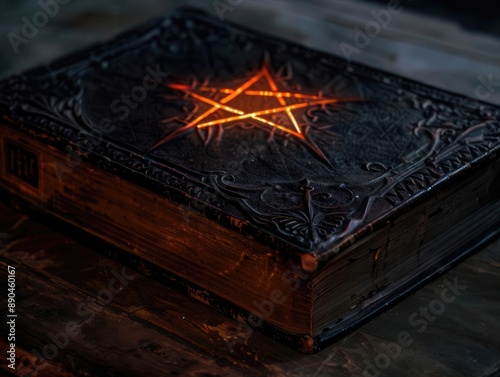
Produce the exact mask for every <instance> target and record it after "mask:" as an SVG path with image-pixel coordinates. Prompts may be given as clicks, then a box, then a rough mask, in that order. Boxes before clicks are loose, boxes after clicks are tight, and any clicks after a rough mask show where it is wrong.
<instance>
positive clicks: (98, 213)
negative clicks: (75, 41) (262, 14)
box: [0, 10, 500, 352]
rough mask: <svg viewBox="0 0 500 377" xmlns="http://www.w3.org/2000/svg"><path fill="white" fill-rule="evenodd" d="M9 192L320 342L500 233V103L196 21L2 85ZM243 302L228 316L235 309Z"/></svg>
mask: <svg viewBox="0 0 500 377" xmlns="http://www.w3.org/2000/svg"><path fill="white" fill-rule="evenodd" d="M0 116H1V122H0V123H1V124H0V129H1V140H0V149H1V151H0V152H1V153H0V156H1V164H0V169H1V176H0V177H1V178H0V183H1V187H2V188H3V189H4V190H5V192H7V193H10V194H11V195H12V194H13V195H16V196H17V197H20V198H22V199H23V200H24V201H25V202H26V203H28V204H29V205H31V206H34V207H35V208H38V209H41V210H43V211H45V212H47V213H49V214H51V215H53V216H55V217H57V218H59V219H62V220H64V221H65V222H67V223H70V224H73V225H74V226H76V227H78V228H80V229H83V230H85V231H86V232H88V233H90V234H93V235H95V236H97V237H99V238H101V239H103V240H105V241H107V242H109V243H111V244H113V245H115V246H117V247H119V248H120V249H122V250H124V251H127V252H128V253H130V254H127V255H135V256H137V257H140V258H142V259H143V260H145V261H147V262H148V263H152V264H154V265H156V266H159V267H160V268H161V269H164V270H165V271H167V272H169V273H171V274H173V276H176V277H177V278H178V279H179V281H182V282H183V284H184V283H185V284H186V286H187V287H191V288H188V289H187V291H188V292H189V293H190V294H191V295H192V296H195V297H196V298H198V299H200V300H202V301H204V302H206V303H208V304H211V305H215V306H217V307H220V308H222V309H224V308H226V309H225V310H226V312H228V314H231V315H233V316H235V317H238V318H240V319H241V320H242V322H241V326H239V327H238V328H237V329H234V332H233V333H232V334H231V335H228V339H229V341H228V342H229V343H228V344H229V345H230V346H231V347H235V346H237V342H238V339H239V340H241V339H244V337H245V336H248V335H249V334H250V333H251V330H253V328H257V329H260V330H262V331H264V332H267V333H269V334H272V335H273V336H275V337H276V338H279V339H282V340H284V341H286V342H288V343H290V344H291V345H292V346H294V347H296V348H298V349H300V350H302V351H304V352H314V351H317V350H319V349H321V348H322V347H324V346H325V345H326V344H328V343H329V342H332V341H333V340H335V339H336V338H338V337H339V336H341V335H342V334H344V333H345V332H346V331H349V330H350V329H352V328H353V327H355V326H357V325H358V324H359V323H361V322H362V321H363V320H365V319H367V318H369V317H370V316H371V315H373V314H375V313H377V312H378V311H380V310H381V309H383V308H384V307H387V305H388V304H390V303H391V302H393V301H394V300H396V299H398V298H400V297H402V296H404V295H405V294H407V293H408V292H409V291H411V290H412V289H414V288H415V287H416V286H418V285H419V284H421V283H422V282H424V281H426V280H427V279H429V278H431V277H433V276H435V275H436V274H437V273H439V272H440V271H442V270H443V269H444V268H446V267H448V266H450V265H451V264H452V263H453V262H454V261H456V260H458V259H459V258H460V257H462V256H463V255H465V254H466V253H468V252H470V251H471V250H473V249H474V247H475V246H477V245H478V244H479V243H481V242H485V241H486V240H488V239H490V238H491V237H493V236H494V235H495V234H496V233H497V231H498V229H499V225H500V216H499V215H500V200H499V199H500V196H499V190H498V188H499V184H500V161H499V158H498V150H499V148H500V122H499V120H500V110H499V109H498V108H496V107H494V106H492V105H488V104H484V103H479V102H477V101H471V100H468V99H466V98H462V97H460V96H457V95H454V94H452V93H448V92H444V91H441V90H437V89H435V88H431V87H428V86H425V85H422V84H419V83H417V82H413V81H410V80H406V79H404V78H401V77H397V76H394V75H391V74H389V73H385V72H381V71H377V70H373V69H370V68H368V67H365V66H361V65H357V64H350V63H348V62H346V61H345V60H343V59H340V58H336V57H333V56H328V55H325V54H322V53H318V52H315V51H312V50H309V49H306V48H303V47H301V46H298V45H295V44H292V43H288V42H286V41H282V40H277V39H274V38H271V37H268V36H264V35H258V34H256V33H255V32H252V31H249V30H243V29H240V28H238V27H236V26H234V25H230V24H228V23H223V22H221V21H219V20H217V19H213V18H211V17H209V16H207V15H205V14H202V13H198V12H196V11H193V10H180V11H177V12H174V13H172V14H171V15H169V16H168V17H166V18H164V19H160V20H154V21H151V22H149V23H147V24H145V25H143V26H141V27H138V28H136V29H134V30H132V31H130V32H127V33H125V34H123V35H121V36H119V37H117V38H116V39H115V40H113V41H111V42H109V43H107V44H103V45H98V46H94V47H92V48H89V49H87V50H85V51H82V52H79V53H76V54H73V55H71V56H69V57H67V58H63V59H61V60H59V61H57V62H55V63H54V64H52V65H50V66H47V67H41V68H38V69H34V70H31V71H29V72H26V73H25V74H23V75H19V76H14V77H10V78H8V79H5V80H3V81H2V82H1V83H0ZM227 308H230V309H227Z"/></svg>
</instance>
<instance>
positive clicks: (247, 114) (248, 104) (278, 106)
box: [148, 64, 359, 161]
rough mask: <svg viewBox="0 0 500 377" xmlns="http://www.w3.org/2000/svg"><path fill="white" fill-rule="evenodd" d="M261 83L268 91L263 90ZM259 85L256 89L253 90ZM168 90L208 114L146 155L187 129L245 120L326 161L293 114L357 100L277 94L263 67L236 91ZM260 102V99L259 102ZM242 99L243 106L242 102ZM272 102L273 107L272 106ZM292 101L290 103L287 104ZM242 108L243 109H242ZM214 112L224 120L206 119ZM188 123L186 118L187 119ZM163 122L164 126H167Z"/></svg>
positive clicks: (186, 87) (178, 87)
mask: <svg viewBox="0 0 500 377" xmlns="http://www.w3.org/2000/svg"><path fill="white" fill-rule="evenodd" d="M263 83H265V84H266V86H267V89H262V85H263ZM257 84H259V86H260V87H259V88H252V86H254V85H257ZM166 86H167V87H168V88H170V89H173V90H178V91H181V92H184V93H185V94H186V96H188V97H191V98H193V99H194V100H196V101H198V103H199V104H204V105H205V107H206V105H209V106H211V107H210V108H209V109H208V110H206V111H205V112H203V113H201V114H200V115H198V116H197V117H196V118H195V119H194V120H189V121H188V123H187V124H186V125H184V126H182V127H180V128H178V129H176V130H174V131H173V132H171V133H170V134H168V135H167V136H165V137H164V138H163V139H161V140H160V141H158V142H157V143H156V144H155V145H153V146H152V147H151V148H150V149H149V150H148V152H150V151H152V150H154V149H156V148H158V147H160V146H162V145H163V144H165V143H167V142H168V141H170V140H172V139H174V138H175V137H177V136H179V135H181V134H183V133H185V132H187V131H189V130H190V129H195V128H198V129H202V128H208V127H214V126H223V125H224V124H228V123H234V122H238V121H242V120H245V119H253V120H254V121H256V122H258V123H261V124H263V125H265V126H267V127H270V128H271V129H277V130H280V131H282V132H284V133H287V134H289V135H292V136H294V137H296V138H298V139H300V140H301V141H302V142H304V143H305V144H307V145H308V147H309V148H311V149H312V150H313V151H314V152H315V153H316V154H317V155H318V156H319V157H320V158H322V159H324V160H325V161H328V160H327V158H326V157H325V155H324V154H323V152H321V150H319V148H317V147H316V146H315V145H314V143H313V142H312V141H311V140H310V139H308V138H306V136H305V135H304V133H303V131H302V130H301V127H300V125H299V122H298V121H297V118H296V116H295V115H294V111H296V110H300V109H306V108H308V107H311V106H325V105H329V104H336V103H339V102H353V101H359V99H352V98H351V99H342V100H339V99H336V98H324V97H323V96H322V94H321V92H320V93H319V94H318V95H311V94H303V93H296V92H289V91H280V90H279V88H278V85H277V83H276V81H275V79H273V77H272V75H271V73H270V71H269V68H268V64H264V65H263V66H262V68H261V69H260V70H259V72H257V73H256V74H255V75H254V76H252V77H251V78H250V79H249V80H248V81H246V82H245V83H243V84H242V85H241V86H240V87H239V88H236V89H232V88H214V87H208V86H200V87H193V86H189V85H185V84H175V83H172V84H167V85H166ZM204 93H210V95H211V96H212V98H210V97H207V96H206V95H205V94H204ZM217 95H219V96H218V97H220V95H226V96H224V97H223V98H222V99H217V98H216V97H217ZM259 98H260V99H259ZM236 99H238V101H236V102H238V104H239V105H238V104H235V105H231V104H230V102H231V101H233V100H236ZM242 99H244V102H243V101H242ZM272 101H275V102H276V103H275V104H273V103H272ZM287 101H291V102H287ZM241 107H244V108H245V109H242V108H241ZM217 111H221V112H227V113H230V114H227V115H228V116H226V117H223V118H215V119H214V117H213V116H212V119H210V120H209V119H207V118H208V117H210V116H211V115H213V114H214V113H216V112H217ZM275 114H284V115H285V116H286V118H285V119H287V120H288V121H285V122H283V121H281V122H277V121H276V119H272V120H270V119H266V118H265V117H266V116H268V115H275ZM188 119H189V117H188ZM169 121H170V120H165V121H163V122H169Z"/></svg>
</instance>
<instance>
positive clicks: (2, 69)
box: [0, 0, 500, 377]
mask: <svg viewBox="0 0 500 377" xmlns="http://www.w3.org/2000/svg"><path fill="white" fill-rule="evenodd" d="M182 4H191V5H193V4H194V5H198V6H201V7H203V8H205V9H206V10H207V11H210V12H212V13H213V12H214V9H213V4H212V1H198V0H191V1H189V0H185V1H165V2H157V1H155V0H142V1H141V2H131V1H124V2H119V1H115V0H110V1H109V2H106V3H104V2H102V1H98V0H89V1H87V2H85V3H82V2H76V1H74V2H70V3H69V4H67V5H65V6H63V7H61V10H60V12H59V13H58V14H57V15H56V16H54V18H53V19H51V21H50V23H49V24H48V25H47V26H46V27H45V28H44V29H43V30H41V31H40V33H39V35H37V37H36V38H34V39H33V40H30V41H29V43H28V44H27V45H23V46H21V47H22V48H21V51H20V52H19V53H17V54H14V53H13V51H12V47H11V46H10V44H9V43H8V39H7V38H3V39H2V41H1V43H0V53H1V54H2V59H0V75H1V76H5V75H7V74H11V73H15V72H18V71H20V70H22V69H25V68H28V67H31V66H34V65H37V64H41V63H44V62H46V61H50V60H52V59H53V58H56V57H58V56H61V55H63V54H65V53H67V52H71V51H74V50H75V49H78V48H83V47H85V46H86V45H88V44H90V43H94V42H97V41H104V40H106V39H107V38H109V37H110V36H112V35H114V34H116V32H117V31H120V30H123V29H125V28H127V27H129V26H131V25H134V24H137V23H139V22H142V21H144V20H146V19H147V18H149V17H152V16H159V15H161V14H163V13H165V12H166V11H168V10H169V9H171V8H173V7H175V6H178V5H182ZM37 7H38V6H37V5H36V2H29V1H27V0H23V1H18V2H16V5H13V6H12V7H11V8H8V9H2V12H0V31H1V33H2V34H7V32H9V31H11V30H14V31H16V30H17V29H19V27H20V25H21V21H20V19H21V17H22V16H26V17H30V16H32V15H33V14H34V13H35V12H36V11H38V10H39V9H38V8H37ZM372 9H375V10H376V11H379V10H381V9H383V7H379V8H377V7H376V6H375V5H373V4H371V5H370V4H367V3H362V2H354V1H341V0H313V1H305V0H289V1H281V0H273V1H270V0H244V1H243V2H242V3H241V5H239V6H237V7H235V8H234V10H233V11H231V12H228V13H227V14H226V16H227V20H231V21H236V22H239V23H242V24H245V25H247V26H249V27H253V28H255V29H258V30H261V31H267V32H269V33H272V34H275V35H277V36H281V37H287V38H288V39H292V40H295V41H298V42H300V43H303V44H305V45H308V46H310V47H313V48H316V49H321V50H324V51H329V52H332V53H337V54H339V53H340V49H339V44H340V43H341V42H343V41H344V42H350V41H352V39H353V36H354V28H355V27H356V26H358V27H363V26H364V25H365V24H366V22H368V21H369V20H371V17H372V16H371V13H370V11H371V10H372ZM16 28H17V29H16ZM353 60H356V61H360V62H363V63H366V64H369V65H372V66H375V67H379V68H383V69H385V70H388V71H393V72H396V73H399V74H402V75H404V76H407V77H410V78H414V79H418V80H421V81H424V82H427V83H431V84H433V85H436V86H439V87H442V88H446V89H451V90H454V91H457V92H460V93H462V94H467V95H470V96H474V93H475V89H476V88H477V86H478V85H480V84H481V77H483V78H488V77H489V76H490V75H491V77H492V78H493V79H494V80H496V81H495V82H497V81H500V68H499V67H500V41H499V40H498V39H495V38H493V37H490V36H485V35H477V34H471V33H468V32H464V31H463V30H460V29H459V28H457V27H456V26H455V25H453V24H449V23H444V22H443V21H437V20H430V19H426V18H424V17H423V16H421V15H415V14H412V13H411V12H409V11H405V12H403V13H401V14H400V15H398V16H397V17H394V19H393V20H392V22H391V24H390V25H389V26H388V27H386V28H383V29H382V30H381V33H380V35H379V36H377V38H374V39H373V40H372V42H371V43H370V45H369V46H368V47H367V48H366V49H364V50H363V51H362V52H361V53H360V54H357V55H356V56H354V57H353ZM498 87H500V85H499V86H498ZM490 89H493V90H491V91H490V95H489V96H488V98H487V100H488V101H490V102H493V103H497V104H499V103H500V90H497V86H494V87H493V88H490ZM37 220H38V221H37ZM48 225H50V226H48ZM71 236H72V235H71V234H70V233H69V232H68V230H66V229H62V228H59V227H58V225H57V224H54V223H50V222H48V221H47V220H46V219H43V218H33V217H29V216H27V215H24V214H22V213H21V212H18V211H14V210H12V209H10V208H8V207H7V206H5V205H4V204H0V249H1V252H0V275H1V281H2V283H1V284H2V287H1V289H0V291H1V292H2V296H1V300H2V304H1V305H2V306H1V308H2V315H4V317H5V315H6V313H7V303H6V299H7V266H8V265H10V266H15V268H16V305H17V307H16V310H17V315H18V317H17V318H16V346H17V357H18V360H17V361H18V365H17V367H18V369H17V370H16V371H15V372H14V375H31V376H35V375H38V376H143V375H144V376H199V377H201V376H314V377H319V376H378V375H380V376H395V377H403V376H424V375H425V376H497V375H500V336H499V335H498V334H499V333H500V321H499V317H500V294H499V292H500V241H497V242H496V243H492V244H490V245H489V246H487V247H485V248H483V250H480V251H479V252H477V253H476V254H474V255H473V256H471V257H469V258H468V259H466V260H465V261H463V262H462V263H461V264H459V265H458V266H457V267H455V268H454V269H452V270H450V271H449V272H447V273H446V274H444V275H443V276H442V277H440V278H438V279H437V280H435V281H433V282H431V283H429V284H427V285H426V286H425V287H423V288H422V289H420V290H418V291H417V292H416V293H414V294H413V295H411V296H410V297H408V298H406V299H405V300H403V301H402V302H400V303H399V304H397V305H395V306H393V307H392V308H390V309H388V310H387V311H386V312H385V313H383V314H382V315H380V316H378V317H377V318H375V319H373V320H372V321H370V322H368V323H366V324H365V325H363V326H362V327H360V328H359V329H358V330H356V331H354V332H353V333H351V334H349V335H348V336H346V337H345V338H343V339H341V340H340V341H338V342H337V343H335V344H334V345H332V346H331V347H329V348H327V349H325V350H324V351H322V352H320V353H318V354H314V355H304V354H300V353H297V352H295V351H293V350H291V349H289V348H288V347H286V346H284V345H282V344H279V343H276V342H275V341H274V340H272V339H270V338H267V337H265V336H263V335H261V334H259V333H258V332H253V333H252V334H251V335H250V336H249V337H248V338H246V339H244V340H242V341H241V342H240V341H238V339H237V338H236V337H235V335H234V334H235V332H236V327H237V326H238V322H237V321H236V320H231V319H229V318H228V317H226V316H224V315H223V314H221V313H220V312H218V311H216V310H214V309H211V308H209V307H208V306H206V305H204V304H203V303H201V302H198V301H196V300H194V299H192V298H188V297H186V296H184V295H182V294H180V293H179V292H177V291H176V290H175V289H173V288H172V287H170V286H169V283H168V281H165V280H161V279H157V278H153V277H151V276H148V271H147V269H145V268H139V269H138V270H134V269H133V267H132V265H128V264H127V265H124V264H123V263H122V262H120V261H118V260H117V259H114V258H110V257H109V254H110V250H108V249H109V247H108V246H106V245H103V244H98V243H97V244H96V243H90V244H88V243H87V242H86V240H85V237H81V236H77V237H73V238H72V237H71ZM124 274H125V275H124ZM117 275H118V276H119V277H121V280H122V283H120V282H119V279H117ZM123 276H125V277H123ZM127 276H128V277H129V278H128V279H127V278H126V277H127ZM113 279H117V280H113ZM450 282H452V283H453V282H455V283H456V284H458V286H460V287H461V288H460V290H459V291H458V292H459V295H457V296H456V297H454V298H455V299H454V300H453V302H450V303H448V304H446V305H445V306H444V309H443V310H444V311H443V312H442V313H440V314H439V315H436V316H432V317H428V318H429V319H428V320H424V319H423V318H424V317H423V316H422V314H419V312H420V310H423V309H426V308H427V309H428V308H429V305H432V304H431V303H432V302H436V301H435V300H439V299H440V298H441V294H442V292H443V290H444V289H445V287H446V286H447V284H450ZM124 284H126V285H124ZM116 287H118V288H120V287H121V288H120V289H118V288H116ZM464 287H466V288H464ZM111 289H112V290H113V291H114V292H115V293H112V292H111ZM99 303H100V304H99ZM415 313H416V314H415ZM412 319H413V321H412ZM416 319H418V320H419V321H420V322H419V325H418V326H416V325H415V320H416ZM422 321H424V322H422ZM76 325H77V326H76ZM6 326H7V325H6V321H5V320H3V321H2V326H1V327H2V335H1V340H0V344H1V352H2V355H5V354H6V352H7V350H6V348H7V336H6V330H7V327H6ZM417 330H421V331H420V332H419V331H417ZM406 332H407V333H408V334H409V337H410V338H411V344H409V345H407V346H404V347H399V348H400V349H398V347H395V345H394V342H397V339H398V337H400V335H401V334H405V333H406ZM68 334H69V335H68ZM228 344H229V345H230V347H228ZM44 354H45V355H46V356H45V357H46V359H45V360H43V359H42V357H43V355H44ZM37 355H38V356H37ZM47 357H50V358H51V360H49V359H47ZM37 358H38V361H37V364H36V366H41V368H38V370H36V372H35V369H36V368H34V367H33V365H32V364H33V362H34V361H35V360H36V359H37ZM377 365H378V366H382V367H383V368H382V367H380V368H379V367H377ZM375 368H376V369H375ZM1 370H3V371H6V372H12V371H11V370H9V369H8V367H7V364H6V361H5V358H2V364H1ZM21 372H23V373H21Z"/></svg>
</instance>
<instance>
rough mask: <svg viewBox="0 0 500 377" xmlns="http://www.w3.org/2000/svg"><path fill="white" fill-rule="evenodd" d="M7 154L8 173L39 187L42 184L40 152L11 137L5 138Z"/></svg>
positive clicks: (36, 187)
mask: <svg viewBox="0 0 500 377" xmlns="http://www.w3.org/2000/svg"><path fill="white" fill-rule="evenodd" d="M5 154H6V158H5V161H6V164H7V166H6V171H7V173H8V174H10V175H13V176H14V177H16V178H18V179H20V180H22V181H23V182H26V183H27V184H29V185H30V186H32V187H34V188H35V189H38V187H39V184H40V178H39V177H40V173H39V169H40V164H39V157H38V154H37V153H35V152H33V151H30V150H29V149H27V148H25V147H23V146H22V145H19V144H18V143H15V142H13V141H11V140H9V139H5Z"/></svg>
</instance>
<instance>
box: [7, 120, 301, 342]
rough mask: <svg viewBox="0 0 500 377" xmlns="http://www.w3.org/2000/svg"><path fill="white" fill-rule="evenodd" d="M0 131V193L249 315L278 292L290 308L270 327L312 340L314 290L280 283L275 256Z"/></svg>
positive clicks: (272, 316)
mask: <svg viewBox="0 0 500 377" xmlns="http://www.w3.org/2000/svg"><path fill="white" fill-rule="evenodd" d="M0 130H1V136H0V156H1V158H2V161H1V163H0V186H1V187H2V188H3V189H5V190H6V191H8V192H9V193H11V194H13V195H15V196H18V197H20V198H21V199H22V200H23V201H25V202H26V203H28V204H29V205H31V206H34V207H36V208H39V209H41V210H43V211H44V212H48V213H49V214H50V215H52V216H55V217H57V218H59V219H61V220H63V221H64V222H67V223H70V224H72V225H74V226H76V227H78V228H80V229H82V230H84V231H85V232H87V233H90V234H92V235H94V236H96V237H98V238H100V239H102V240H104V241H106V242H108V243H110V244H112V245H113V246H116V247H118V248H120V249H122V250H125V251H127V252H129V253H132V254H134V255H137V256H139V257H141V258H144V259H145V260H147V261H149V262H151V263H153V264H155V265H158V266H159V267H161V268H164V269H165V270H166V271H168V272H170V273H173V274H175V275H176V276H178V277H180V278H182V279H185V280H186V281H190V282H192V283H193V284H196V285H197V286H199V287H201V288H204V289H207V290H209V291H210V292H211V293H213V294H215V295H217V296H218V297H220V298H222V299H223V300H227V301H229V302H232V303H234V304H236V305H237V306H239V307H240V308H242V309H243V310H244V311H246V312H248V313H252V312H255V311H256V309H257V307H258V306H256V304H255V303H261V302H263V301H265V300H268V299H269V292H273V291H274V290H279V291H280V292H282V294H283V295H284V296H285V297H287V302H286V303H285V304H283V305H276V306H275V307H274V310H273V312H272V313H269V314H268V315H267V316H266V318H264V320H265V322H267V323H269V324H271V325H274V326H276V327H279V328H281V329H283V330H284V331H285V332H289V333H291V334H297V335H310V330H311V327H310V311H311V307H310V294H309V289H308V288H307V287H306V284H303V285H302V286H301V287H300V289H298V290H293V287H291V286H290V284H288V283H287V282H286V281H283V279H281V277H282V276H287V275H286V273H287V271H289V270H292V269H293V267H292V266H286V265H284V264H282V263H280V262H279V256H278V254H277V252H276V251H274V250H271V249H269V248H267V247H265V246H264V245H261V244H260V243H257V242H256V241H253V240H251V239H248V238H245V237H243V236H242V235H240V234H238V233H237V232H235V231H232V230H229V229H227V228H225V227H223V226H222V225H219V224H217V223H215V222H214V221H211V220H208V219H207V218H205V217H203V216H202V215H200V214H199V213H196V212H195V211H192V210H189V209H188V208H186V207H184V206H180V205H178V204H176V203H173V202H171V201H169V200H168V199H167V198H164V197H161V196H159V195H157V194H155V193H152V192H150V191H148V190H145V189H143V188H141V187H139V186H137V185H134V184H132V183H130V182H128V181H126V180H123V179H121V178H120V177H118V176H114V175H112V174H110V173H107V172H105V171H102V170H100V169H98V168H95V167H93V166H91V165H90V164H88V163H85V162H79V163H76V162H75V161H78V160H76V159H75V158H74V156H70V155H67V154H65V153H62V152H61V151H60V150H57V149H56V148H54V147H52V146H49V145H46V144H44V143H43V142H41V141H40V140H38V139H34V138H32V137H30V136H29V135H26V134H23V133H21V132H20V131H18V130H16V129H14V128H12V127H9V126H5V125H0ZM271 277H274V278H271ZM248 282H251V284H250V286H248V285H247V283H248ZM298 297H300V299H298ZM235 298H237V300H235ZM292 308H293V309H294V310H293V311H292ZM297 309H298V310H297ZM294 312H295V313H301V314H300V315H294V314H293V313H294ZM290 318H291V319H292V320H290ZM284 323H293V325H292V327H290V328H286V326H284V325H283V324H284ZM284 327H285V328H284Z"/></svg>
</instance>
